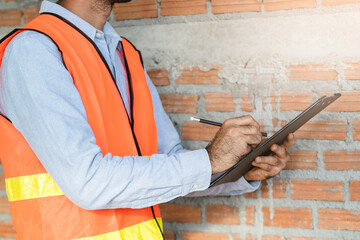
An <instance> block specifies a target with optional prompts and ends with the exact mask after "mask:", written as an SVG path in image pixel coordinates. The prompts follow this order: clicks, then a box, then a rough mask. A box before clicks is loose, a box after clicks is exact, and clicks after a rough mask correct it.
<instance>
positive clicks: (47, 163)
mask: <svg viewBox="0 0 360 240" xmlns="http://www.w3.org/2000/svg"><path fill="white" fill-rule="evenodd" d="M0 71H1V76H2V81H1V82H2V84H1V85H0V86H1V88H0V92H1V96H2V97H1V99H2V105H3V111H4V113H5V114H6V116H7V117H8V118H9V119H11V121H12V122H13V124H14V126H15V128H16V129H18V130H19V131H20V132H21V133H22V134H23V136H24V137H25V139H26V140H27V142H28V143H29V145H30V147H31V148H32V150H33V151H34V152H35V154H36V155H37V157H38V158H39V160H40V161H41V163H42V164H43V166H44V167H45V169H46V170H47V171H48V172H49V174H50V175H51V176H52V178H53V179H54V181H55V182H56V183H57V185H58V186H59V187H60V189H61V190H62V191H63V192H64V194H65V195H66V196H67V197H68V198H69V199H70V200H71V201H73V202H74V203H75V204H77V205H78V206H80V207H82V208H84V209H89V210H94V209H112V208H143V207H149V206H152V205H155V204H159V203H163V202H168V201H170V200H172V199H174V198H177V197H180V196H184V195H187V194H189V193H191V192H193V191H195V190H204V189H206V188H208V186H209V183H210V178H211V166H210V163H209V160H208V157H207V153H206V151H204V150H197V151H191V152H181V151H177V150H170V152H173V154H171V155H168V154H164V152H163V154H155V155H152V156H151V157H137V156H126V157H119V156H113V155H112V154H111V153H102V152H101V149H100V148H99V146H97V145H96V139H95V136H94V133H93V131H92V129H91V127H90V126H89V124H88V122H87V119H86V112H85V109H84V106H83V103H82V101H81V97H80V95H79V92H78V91H77V89H76V87H75V86H74V84H73V79H72V77H71V75H70V74H69V72H68V71H67V70H66V68H65V67H64V64H63V62H62V58H61V55H60V52H59V51H58V49H57V47H56V45H55V44H54V43H53V42H52V41H51V39H49V38H47V37H46V36H44V35H42V34H40V33H36V32H30V31H25V32H23V33H20V34H19V35H17V36H16V37H15V38H14V39H13V40H12V41H11V43H10V44H9V46H8V47H7V49H6V52H5V55H4V59H3V63H2V66H1V69H0ZM119 138H120V139H121V136H119ZM161 144H162V145H164V146H165V145H166V144H165V143H161ZM160 148H161V149H163V148H164V149H167V150H168V149H170V148H171V146H170V145H169V146H165V147H160ZM175 149H176V147H175ZM194 159H197V161H195V162H193V160H194Z"/></svg>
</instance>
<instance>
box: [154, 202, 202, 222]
mask: <svg viewBox="0 0 360 240" xmlns="http://www.w3.org/2000/svg"><path fill="white" fill-rule="evenodd" d="M160 211H161V214H162V218H163V220H164V221H168V222H183V223H186V222H191V223H200V222H201V209H200V208H199V207H192V206H185V205H177V204H173V203H165V204H161V205H160Z"/></svg>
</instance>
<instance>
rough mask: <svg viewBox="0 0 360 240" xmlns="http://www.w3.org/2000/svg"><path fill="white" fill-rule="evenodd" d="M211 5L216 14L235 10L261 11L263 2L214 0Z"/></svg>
mask: <svg viewBox="0 0 360 240" xmlns="http://www.w3.org/2000/svg"><path fill="white" fill-rule="evenodd" d="M211 7H212V12H213V13H214V14H218V13H234V12H260V11H261V2H259V1H257V0H242V1H233V0H212V1H211Z"/></svg>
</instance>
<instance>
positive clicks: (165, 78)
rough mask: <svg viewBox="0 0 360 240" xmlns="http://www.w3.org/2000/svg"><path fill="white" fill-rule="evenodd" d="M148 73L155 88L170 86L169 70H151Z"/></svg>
mask: <svg viewBox="0 0 360 240" xmlns="http://www.w3.org/2000/svg"><path fill="white" fill-rule="evenodd" d="M147 73H148V75H149V77H150V78H151V80H152V82H153V83H154V85H155V86H167V85H170V81H169V71H168V70H166V69H151V70H148V72H147Z"/></svg>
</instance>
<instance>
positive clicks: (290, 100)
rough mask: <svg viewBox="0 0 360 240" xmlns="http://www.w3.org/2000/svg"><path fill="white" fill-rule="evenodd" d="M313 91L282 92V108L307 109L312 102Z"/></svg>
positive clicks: (285, 109)
mask: <svg viewBox="0 0 360 240" xmlns="http://www.w3.org/2000/svg"><path fill="white" fill-rule="evenodd" d="M312 102H313V100H312V93H311V92H309V93H298V92H281V95H280V110H281V111H289V110H301V111H303V110H305V109H306V108H308V107H309V106H310V105H311V104H312Z"/></svg>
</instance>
